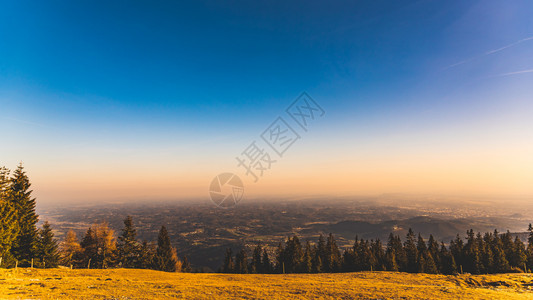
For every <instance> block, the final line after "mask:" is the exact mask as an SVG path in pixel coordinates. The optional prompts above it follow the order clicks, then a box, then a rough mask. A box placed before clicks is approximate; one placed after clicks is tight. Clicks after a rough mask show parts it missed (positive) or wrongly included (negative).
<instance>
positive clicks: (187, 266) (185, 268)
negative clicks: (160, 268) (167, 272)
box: [181, 256, 192, 273]
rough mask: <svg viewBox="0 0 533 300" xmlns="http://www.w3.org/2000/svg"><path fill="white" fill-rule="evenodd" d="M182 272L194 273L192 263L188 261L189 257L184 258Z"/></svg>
mask: <svg viewBox="0 0 533 300" xmlns="http://www.w3.org/2000/svg"><path fill="white" fill-rule="evenodd" d="M181 271H182V272H185V273H191V272H192V267H191V263H190V262H189V260H188V259H187V256H184V257H183V262H182V264H181Z"/></svg>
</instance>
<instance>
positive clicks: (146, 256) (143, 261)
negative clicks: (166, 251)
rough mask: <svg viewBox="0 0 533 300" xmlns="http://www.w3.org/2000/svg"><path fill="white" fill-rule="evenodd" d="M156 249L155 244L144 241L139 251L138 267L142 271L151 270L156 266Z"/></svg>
mask: <svg viewBox="0 0 533 300" xmlns="http://www.w3.org/2000/svg"><path fill="white" fill-rule="evenodd" d="M155 252H156V247H155V245H154V244H153V243H148V242H147V241H144V242H143V243H142V245H141V247H140V250H139V261H138V267H139V268H141V269H149V268H152V266H153V265H154V257H155Z"/></svg>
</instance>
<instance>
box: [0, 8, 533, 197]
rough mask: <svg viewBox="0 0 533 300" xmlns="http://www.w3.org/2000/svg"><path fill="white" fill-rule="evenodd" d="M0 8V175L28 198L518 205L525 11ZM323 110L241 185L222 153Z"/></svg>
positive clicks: (526, 143)
mask: <svg viewBox="0 0 533 300" xmlns="http://www.w3.org/2000/svg"><path fill="white" fill-rule="evenodd" d="M109 2H110V1H101V2H100V1H47V2H41V1H0V3H1V7H0V122H1V124H2V130H1V132H2V134H1V138H0V165H5V166H7V167H9V168H12V169H13V168H15V167H16V165H17V164H18V163H19V162H21V161H22V162H23V163H24V165H25V167H26V169H27V171H28V174H29V175H30V177H31V179H32V181H33V184H34V185H33V188H34V190H35V195H36V196H37V197H38V199H39V201H42V202H43V203H45V202H46V203H51V202H54V201H99V200H105V201H111V200H116V199H121V200H124V199H148V200H149V199H183V198H207V197H208V193H207V190H208V186H209V183H210V181H211V179H212V178H213V177H214V176H215V175H217V174H219V173H222V172H232V173H236V174H237V175H238V176H240V177H241V178H242V179H243V181H244V183H245V190H246V192H245V193H246V195H248V196H249V197H255V196H261V195H277V196H283V195H352V194H353V195H360V194H362V195H365V194H381V193H433V194H476V195H498V196H502V195H510V196H523V195H526V196H527V195H533V184H532V182H533V18H532V17H531V16H532V15H533V2H531V1H411V3H409V4H408V3H407V2H406V1H402V2H401V1H389V2H388V1H346V2H335V1H333V2H332V1H327V3H326V2H324V1H320V2H319V1H316V2H314V1H300V2H296V1H290V3H287V2H289V1H279V2H278V1H264V2H259V1H231V2H225V1H209V2H204V1H187V2H185V1H166V2H164V1H145V2H142V1H113V3H109ZM304 91H306V92H307V93H308V94H309V95H310V96H311V97H313V99H315V100H316V102H317V103H318V104H319V105H320V106H321V107H322V108H323V109H324V111H325V114H324V116H323V117H321V118H316V120H314V121H313V122H312V123H311V124H310V126H309V130H308V131H307V132H305V131H303V130H302V129H301V128H299V127H297V125H295V123H290V125H291V126H293V128H294V129H295V130H298V133H299V135H300V136H301V139H299V140H298V141H297V142H295V143H294V144H293V145H292V146H291V147H290V149H289V150H288V151H287V152H286V153H285V154H284V155H283V157H282V158H280V157H279V156H278V157H277V156H276V154H275V153H274V152H273V151H272V150H271V149H269V148H268V146H265V144H264V143H263V144H262V148H264V150H265V151H269V152H270V154H271V156H272V159H276V160H277V162H276V163H274V164H272V166H271V169H270V170H267V171H265V172H264V174H263V177H262V178H260V179H259V181H258V182H257V183H254V182H253V178H252V177H251V176H247V175H246V174H245V170H244V168H242V167H238V166H237V164H238V162H237V160H236V157H238V156H240V155H241V153H242V152H243V151H244V150H245V149H246V148H247V147H248V146H249V145H250V144H251V143H252V142H253V141H257V142H258V143H257V144H258V145H259V144H261V142H262V141H261V138H260V135H261V133H262V132H263V131H264V130H265V129H266V128H267V127H268V126H269V125H270V124H271V123H272V122H273V121H274V120H275V119H276V118H277V117H279V116H281V117H282V118H284V119H287V121H291V119H290V118H289V117H288V116H287V114H286V113H285V109H286V108H287V107H288V106H289V105H290V104H291V103H292V102H293V101H294V100H295V99H296V97H298V96H299V95H300V94H301V93H302V92H304Z"/></svg>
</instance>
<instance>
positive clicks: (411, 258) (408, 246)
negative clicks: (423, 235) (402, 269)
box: [404, 228, 418, 273]
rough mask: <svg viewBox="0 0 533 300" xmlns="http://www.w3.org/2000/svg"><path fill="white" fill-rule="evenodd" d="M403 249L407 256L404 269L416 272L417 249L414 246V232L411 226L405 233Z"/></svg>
mask: <svg viewBox="0 0 533 300" xmlns="http://www.w3.org/2000/svg"><path fill="white" fill-rule="evenodd" d="M404 249H405V254H406V257H407V269H406V271H407V272H410V273H416V272H417V271H418V250H417V248H416V241H415V233H414V232H413V230H412V229H411V228H409V231H408V233H407V237H406V241H405V243H404Z"/></svg>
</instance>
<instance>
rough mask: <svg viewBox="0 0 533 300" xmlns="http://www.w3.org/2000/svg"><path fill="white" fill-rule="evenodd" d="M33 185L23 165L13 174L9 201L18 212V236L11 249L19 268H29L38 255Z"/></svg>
mask: <svg viewBox="0 0 533 300" xmlns="http://www.w3.org/2000/svg"><path fill="white" fill-rule="evenodd" d="M30 187H31V183H30V180H29V178H28V176H27V175H26V172H25V171H24V167H23V166H22V164H20V165H19V166H18V168H17V169H16V170H15V172H14V173H13V177H12V178H11V182H10V185H9V188H10V189H9V196H8V199H9V201H10V202H11V203H12V205H13V207H14V209H15V211H16V220H18V222H17V224H18V234H17V237H16V239H15V241H14V243H13V246H12V248H11V252H12V253H13V256H14V257H15V258H16V259H17V260H18V261H19V266H28V265H29V264H30V261H31V259H32V258H34V257H35V254H36V247H35V246H36V245H35V243H36V241H37V221H38V220H39V216H38V215H37V214H36V213H35V198H32V195H31V194H32V192H33V191H32V190H30Z"/></svg>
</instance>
